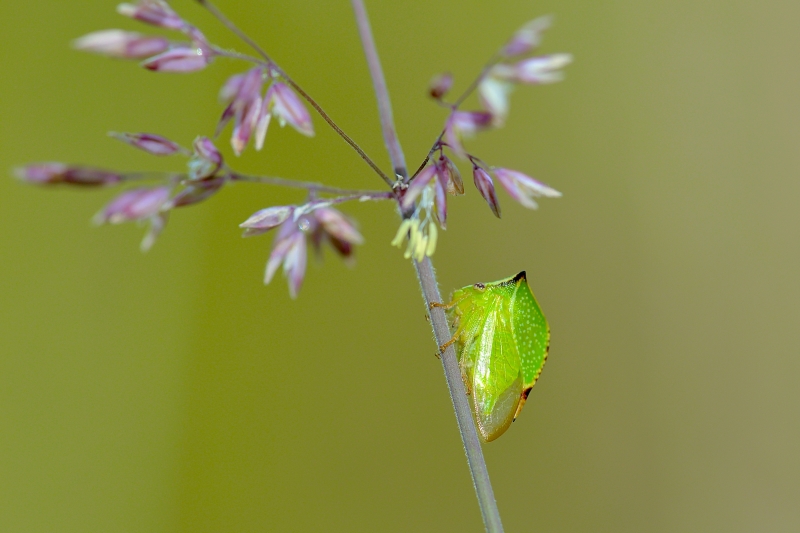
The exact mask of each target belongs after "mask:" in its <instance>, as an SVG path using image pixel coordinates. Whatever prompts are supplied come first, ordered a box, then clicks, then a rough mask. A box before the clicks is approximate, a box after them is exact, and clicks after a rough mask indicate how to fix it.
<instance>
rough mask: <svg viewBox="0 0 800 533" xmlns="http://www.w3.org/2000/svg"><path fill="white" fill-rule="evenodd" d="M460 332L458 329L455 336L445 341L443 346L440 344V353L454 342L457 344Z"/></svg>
mask: <svg viewBox="0 0 800 533" xmlns="http://www.w3.org/2000/svg"><path fill="white" fill-rule="evenodd" d="M458 333H459V332H458V331H456V334H455V335H453V337H452V338H451V339H450V340H449V341H447V342H446V343H444V344H442V345H441V346H439V355H442V354H444V351H445V350H446V349H447V348H449V347H450V346H452V345H453V344H455V342H456V341H457V340H458Z"/></svg>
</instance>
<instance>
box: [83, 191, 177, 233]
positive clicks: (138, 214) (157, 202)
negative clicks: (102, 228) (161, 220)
mask: <svg viewBox="0 0 800 533" xmlns="http://www.w3.org/2000/svg"><path fill="white" fill-rule="evenodd" d="M169 194H170V188H169V187H152V188H142V189H131V190H129V191H125V192H124V193H122V194H120V195H119V196H117V197H116V198H114V199H113V200H112V201H111V202H110V203H109V204H108V205H106V206H105V207H104V208H103V209H102V210H101V211H100V212H99V213H97V215H95V217H94V223H95V224H105V223H110V224H119V223H121V222H129V221H132V220H142V219H145V218H148V217H151V216H153V215H156V214H158V213H159V212H160V211H161V207H162V206H163V205H164V203H165V202H166V201H167V200H168V199H169Z"/></svg>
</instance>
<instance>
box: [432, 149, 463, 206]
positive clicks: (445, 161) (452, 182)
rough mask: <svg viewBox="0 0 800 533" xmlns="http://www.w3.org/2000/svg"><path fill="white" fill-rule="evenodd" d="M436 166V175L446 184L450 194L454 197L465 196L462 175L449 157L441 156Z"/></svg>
mask: <svg viewBox="0 0 800 533" xmlns="http://www.w3.org/2000/svg"><path fill="white" fill-rule="evenodd" d="M434 165H435V166H436V174H437V176H439V179H440V180H442V183H444V184H445V187H446V189H447V192H448V194H452V195H453V196H458V195H459V194H464V182H463V181H462V179H461V173H460V172H459V171H458V167H457V166H456V165H455V164H454V163H453V162H452V161H451V160H450V158H449V157H447V156H446V155H442V156H440V157H439V159H437V160H436V162H435V163H434Z"/></svg>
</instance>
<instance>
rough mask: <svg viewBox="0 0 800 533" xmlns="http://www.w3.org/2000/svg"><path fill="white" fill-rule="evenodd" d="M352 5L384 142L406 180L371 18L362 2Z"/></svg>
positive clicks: (354, 0)
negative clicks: (376, 103) (376, 104)
mask: <svg viewBox="0 0 800 533" xmlns="http://www.w3.org/2000/svg"><path fill="white" fill-rule="evenodd" d="M352 3H353V11H355V14H356V21H357V22H358V33H359V35H360V36H361V44H362V45H363V48H364V54H365V55H366V56H367V65H369V73H370V75H371V76H372V85H373V87H374V89H375V95H376V97H377V99H378V113H379V115H380V118H381V129H382V130H383V141H384V143H385V144H386V149H387V150H388V152H389V157H390V158H391V160H392V168H394V173H395V174H397V175H400V176H402V177H403V178H405V177H406V176H407V173H408V169H407V168H406V158H405V156H404V155H403V148H402V147H401V146H400V141H399V140H398V139H397V131H396V130H395V126H394V117H393V116H392V102H391V100H390V99H389V91H388V89H387V88H386V79H385V78H384V76H383V69H382V68H381V60H380V58H379V57H378V50H377V48H376V47H375V40H374V39H373V38H372V28H371V27H370V24H369V17H367V11H366V8H365V7H364V2H363V1H362V0H353V2H352Z"/></svg>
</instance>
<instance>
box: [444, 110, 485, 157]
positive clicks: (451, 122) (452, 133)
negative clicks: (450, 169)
mask: <svg viewBox="0 0 800 533" xmlns="http://www.w3.org/2000/svg"><path fill="white" fill-rule="evenodd" d="M491 124H492V114H491V113H487V112H485V111H454V112H453V113H451V114H450V117H449V118H448V119H447V123H445V128H444V139H445V141H446V142H447V145H448V146H449V147H450V149H451V150H453V152H455V154H456V155H458V156H459V157H461V158H464V157H466V152H465V151H464V147H463V146H462V145H461V138H462V137H472V136H473V135H475V133H476V132H477V131H479V130H482V129H485V128H488V127H489V126H491Z"/></svg>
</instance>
